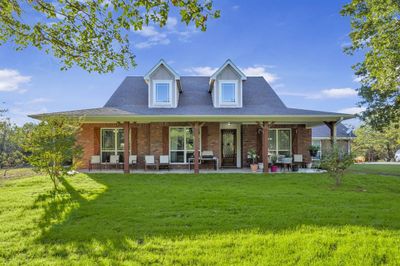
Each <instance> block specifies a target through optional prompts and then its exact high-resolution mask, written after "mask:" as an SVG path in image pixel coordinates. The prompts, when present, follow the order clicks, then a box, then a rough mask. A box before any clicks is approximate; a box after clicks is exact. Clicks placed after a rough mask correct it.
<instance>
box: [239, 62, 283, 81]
mask: <svg viewBox="0 0 400 266" xmlns="http://www.w3.org/2000/svg"><path fill="white" fill-rule="evenodd" d="M242 71H243V73H245V74H246V75H247V76H262V77H264V78H265V79H266V80H267V81H268V82H270V83H273V82H274V81H276V80H277V79H278V76H277V75H276V74H273V73H270V72H267V66H265V65H255V66H251V67H245V68H243V69H242Z"/></svg>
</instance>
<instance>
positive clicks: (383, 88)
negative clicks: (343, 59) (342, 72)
mask: <svg viewBox="0 0 400 266" xmlns="http://www.w3.org/2000/svg"><path fill="white" fill-rule="evenodd" d="M341 14H342V15H345V16H349V17H350V20H351V27H352V31H351V33H350V35H349V36H350V38H351V41H352V44H351V45H350V46H349V47H346V48H345V52H347V53H348V54H351V55H352V54H354V53H355V52H357V51H362V52H363V53H364V59H363V61H362V62H359V63H357V64H356V65H354V66H353V68H354V70H355V74H356V75H357V76H358V77H359V79H360V83H361V87H360V88H359V89H358V94H359V95H360V96H361V97H362V101H361V102H360V103H359V104H360V106H366V110H365V111H364V112H362V114H361V117H362V119H363V120H365V121H366V122H368V123H370V124H371V126H372V127H373V128H377V129H381V128H383V127H384V126H386V125H388V124H390V123H391V122H398V121H399V120H400V90H399V87H400V19H399V17H400V1H399V0H352V1H351V3H349V4H346V5H345V6H344V7H343V9H342V11H341Z"/></svg>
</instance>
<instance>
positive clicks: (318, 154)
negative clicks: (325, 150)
mask: <svg viewBox="0 0 400 266" xmlns="http://www.w3.org/2000/svg"><path fill="white" fill-rule="evenodd" d="M312 145H313V146H317V147H318V148H319V150H318V152H317V156H315V157H314V158H315V159H321V140H313V141H312Z"/></svg>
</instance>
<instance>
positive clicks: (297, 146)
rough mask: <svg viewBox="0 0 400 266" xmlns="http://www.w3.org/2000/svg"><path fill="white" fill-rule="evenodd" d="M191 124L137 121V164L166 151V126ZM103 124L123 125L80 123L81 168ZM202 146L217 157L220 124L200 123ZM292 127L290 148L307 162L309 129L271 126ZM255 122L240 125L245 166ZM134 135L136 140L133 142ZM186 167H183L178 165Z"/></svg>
mask: <svg viewBox="0 0 400 266" xmlns="http://www.w3.org/2000/svg"><path fill="white" fill-rule="evenodd" d="M179 125H181V126H190V125H191V124H190V123H151V124H137V125H132V126H131V138H132V140H133V143H131V147H132V153H133V154H136V155H138V163H139V167H143V164H144V156H145V155H150V154H151V155H155V156H156V158H157V157H158V156H159V155H163V154H166V155H167V154H168V153H169V151H168V149H169V143H168V141H169V138H168V137H166V136H165V134H166V133H167V134H168V132H169V131H168V127H169V126H179ZM102 127H103V128H104V127H122V126H121V125H117V124H115V123H114V124H83V125H82V131H81V133H80V135H79V137H78V143H79V144H80V145H82V146H83V150H84V153H83V158H82V161H81V168H88V163H89V160H90V157H91V156H92V155H100V128H102ZM203 127H204V129H202V134H207V136H204V135H202V137H201V139H202V144H201V147H202V149H203V150H212V151H213V152H214V155H215V156H217V157H218V158H219V159H220V160H219V161H220V162H221V158H220V154H221V152H220V149H221V145H220V125H219V123H205V124H204V125H203ZM274 127H279V128H292V142H293V143H292V144H293V146H292V148H293V153H301V154H303V157H304V160H305V161H306V162H308V161H310V155H309V152H308V147H309V146H310V145H311V130H310V129H306V128H305V126H304V125H287V126H282V125H273V126H271V128H274ZM257 129H258V126H257V125H243V126H242V163H243V166H244V167H247V166H248V162H247V152H248V151H249V150H250V149H256V150H257V151H259V150H260V147H259V146H260V143H259V142H260V141H259V140H258V138H259V136H258V135H259V134H257ZM135 136H137V137H136V142H135V140H134V139H135ZM177 167H186V166H177Z"/></svg>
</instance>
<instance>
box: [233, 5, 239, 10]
mask: <svg viewBox="0 0 400 266" xmlns="http://www.w3.org/2000/svg"><path fill="white" fill-rule="evenodd" d="M239 8H240V6H239V5H234V6H232V9H233V10H238V9H239Z"/></svg>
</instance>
